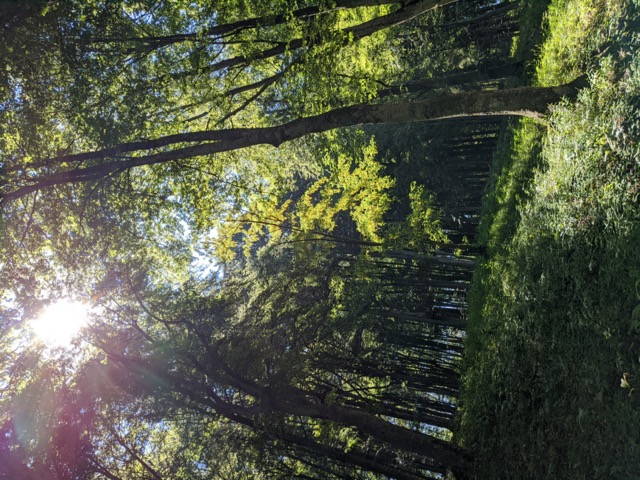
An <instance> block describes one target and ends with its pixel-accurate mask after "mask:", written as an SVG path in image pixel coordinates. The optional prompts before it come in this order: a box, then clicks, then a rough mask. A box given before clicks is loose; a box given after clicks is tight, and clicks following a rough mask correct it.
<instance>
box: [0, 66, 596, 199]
mask: <svg viewBox="0 0 640 480" xmlns="http://www.w3.org/2000/svg"><path fill="white" fill-rule="evenodd" d="M584 83H585V82H584V78H582V77H581V78H579V79H577V80H575V81H574V82H571V83H569V84H567V85H562V86H557V87H520V88H514V89H509V90H499V91H478V92H466V93H459V94H452V95H442V96H438V97H435V98H430V99H427V100H421V101H415V102H406V103H391V104H378V105H369V104H364V105H353V106H350V107H344V108H339V109H336V110H332V111H329V112H326V113H322V114H320V115H316V116H313V117H307V118H300V119H296V120H292V121H291V122H288V123H285V124H283V125H277V126H274V127H265V128H231V129H223V130H206V131H201V132H191V133H183V134H176V135H169V136H166V137H161V138H158V139H155V140H144V141H139V142H132V143H125V144H121V145H119V146H117V147H114V148H108V149H105V150H98V151H93V152H85V153H79V154H75V155H68V156H64V157H57V158H52V159H49V160H46V161H45V162H44V165H45V166H47V167H52V166H54V165H56V164H59V163H67V162H84V161H87V160H104V159H106V158H110V157H111V158H113V157H115V156H121V155H122V154H123V153H129V152H140V151H143V150H152V149H156V148H161V147H167V146H172V145H175V144H180V143H190V142H207V143H201V144H199V145H193V146H188V147H183V148H176V149H174V150H171V151H168V152H161V153H154V154H149V155H143V156H139V157H133V158H126V159H125V160H115V161H109V162H106V163H100V164H98V165H93V166H89V167H84V168H74V169H71V170H66V171H61V172H58V173H53V174H50V175H47V176H44V177H42V178H38V177H37V176H36V177H35V178H34V177H28V178H25V179H22V180H23V181H24V183H25V184H24V185H22V186H19V187H17V188H15V189H13V190H10V191H5V192H3V193H2V196H1V199H2V202H7V201H11V200H15V199H16V198H20V197H22V196H24V195H27V194H29V193H31V192H33V191H36V190H40V189H43V188H46V187H50V186H53V185H60V184H66V183H75V182H85V181H90V180H98V179H101V178H104V177H107V176H108V175H111V174H113V173H116V172H121V171H124V170H127V169H129V168H133V167H137V166H141V165H153V164H157V163H165V162H170V161H175V160H183V159H187V158H192V157H197V156H201V155H211V154H214V153H219V152H227V151H231V150H237V149H241V148H246V147H251V146H255V145H264V144H267V145H273V146H274V147H278V146H280V145H281V144H282V143H284V142H286V141H289V140H294V139H297V138H300V137H303V136H305V135H308V134H310V133H320V132H326V131H328V130H333V129H335V128H340V127H348V126H353V125H363V124H386V123H408V122H422V121H431V120H442V119H450V118H458V117H473V116H485V115H500V116H524V117H530V118H535V119H541V118H542V117H543V115H544V114H545V112H546V111H547V108H548V106H549V105H550V104H553V103H556V102H559V101H560V100H561V99H562V98H563V97H567V98H573V97H575V95H576V94H577V91H578V88H579V87H581V86H583V85H584Z"/></svg>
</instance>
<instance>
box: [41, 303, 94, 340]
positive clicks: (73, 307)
mask: <svg viewBox="0 0 640 480" xmlns="http://www.w3.org/2000/svg"><path fill="white" fill-rule="evenodd" d="M88 316H89V306H88V305H87V304H85V303H82V302H79V301H77V300H71V299H61V300H58V301H57V302H55V303H53V304H51V305H49V306H48V307H46V308H45V309H44V310H43V311H42V312H41V313H40V315H39V316H38V317H37V318H36V319H35V320H33V321H32V322H31V323H30V327H31V330H32V331H33V333H34V334H35V338H36V339H37V340H38V341H40V342H42V343H43V344H45V345H46V346H48V347H66V346H69V345H70V343H71V341H72V340H73V339H74V338H75V337H76V336H77V334H78V333H79V332H80V329H81V328H82V327H84V326H85V325H86V324H87V319H88Z"/></svg>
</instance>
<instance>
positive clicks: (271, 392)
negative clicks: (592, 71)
mask: <svg viewBox="0 0 640 480" xmlns="http://www.w3.org/2000/svg"><path fill="white" fill-rule="evenodd" d="M199 3H202V2H195V3H194V2H187V1H175V0H174V1H156V0H154V1H150V0H141V1H140V0H137V1H129V0H121V1H108V0H91V1H76V0H59V1H56V2H44V1H42V2H31V3H28V4H22V3H3V4H2V5H1V6H0V13H1V14H2V26H1V28H0V31H1V33H0V35H2V42H0V49H1V51H2V54H3V58H4V59H5V66H4V69H3V70H2V71H0V85H1V86H2V87H1V88H2V90H1V97H0V101H1V104H0V116H1V119H0V124H1V125H2V130H1V131H0V154H1V156H0V167H1V169H2V178H1V180H0V199H1V201H0V202H1V203H0V204H1V205H2V252H1V254H0V265H1V268H2V271H1V273H0V275H1V277H2V287H1V288H0V298H1V302H0V312H1V314H0V328H2V332H3V335H2V339H1V340H0V354H1V355H2V363H3V365H4V366H5V372H4V373H3V376H2V377H0V388H1V389H2V395H1V396H0V426H1V428H2V435H0V478H7V479H9V478H12V479H15V478H20V479H22V478H24V479H35V478H45V477H46V478H57V479H72V478H73V479H80V478H83V479H94V478H109V479H113V480H117V479H136V478H140V479H143V478H144V479H147V478H153V479H163V478H189V479H198V478H202V479H205V478H207V479H209V478H220V479H229V478H236V479H243V478H247V479H249V478H251V479H254V478H301V479H321V478H322V479H324V478H336V479H337V478H353V479H356V478H357V479H378V478H397V479H406V480H416V479H426V478H442V476H443V475H445V474H447V472H449V473H451V474H455V475H457V476H458V477H459V478H466V477H467V475H468V472H469V468H470V465H471V461H472V459H471V458H470V457H469V455H468V454H467V453H466V452H465V451H464V450H463V449H461V448H460V447H458V446H457V445H456V444H455V443H454V442H453V441H452V440H451V430H452V428H453V424H454V414H455V410H456V405H457V395H458V389H459V378H458V376H459V368H460V358H461V355H462V340H463V337H464V331H465V327H466V318H465V311H464V310H465V307H464V300H463V299H464V297H465V295H466V292H467V289H468V285H469V281H470V278H471V273H472V271H473V268H474V265H475V259H474V258H475V257H474V256H475V255H476V254H477V252H478V250H477V248H476V247H475V245H474V244H473V243H474V242H473V233H472V232H471V230H472V229H471V228H470V227H465V226H464V225H463V223H464V222H473V218H474V212H477V208H478V203H479V201H480V199H479V198H478V196H479V193H478V192H479V191H480V187H478V184H479V182H478V181H477V178H478V176H482V175H486V172H484V170H482V169H483V168H484V167H483V166H482V165H484V166H485V167H486V164H487V158H488V155H489V154H490V150H491V148H493V146H494V144H495V136H496V129H499V125H500V123H499V122H500V119H501V118H502V117H509V116H526V117H532V118H534V119H536V120H542V119H543V118H544V116H545V115H546V113H547V111H548V108H549V106H550V105H551V104H554V103H557V102H559V101H560V100H561V99H562V98H573V97H574V96H575V95H576V93H577V90H578V89H579V88H580V87H581V86H582V85H584V79H583V78H578V79H576V80H574V81H572V82H569V83H567V84H564V85H557V86H549V87H533V86H528V85H524V84H521V82H520V78H519V69H520V68H521V65H519V64H518V63H517V62H513V61H511V60H509V58H508V57H507V56H506V54H505V52H506V51H508V49H509V45H508V44H509V42H510V40H511V34H512V33H513V30H514V28H515V26H514V25H515V20H514V15H515V12H516V11H517V8H516V7H517V5H518V2H511V1H507V0H505V1H502V2H495V1H489V0H487V1H476V2H468V1H463V0H409V1H391V0H389V1H384V0H359V1H349V2H347V1H340V0H338V1H331V2H330V1H318V2H272V1H270V2H263V1H259V0H255V1H240V0H225V1H222V2H204V4H203V5H200V4H199ZM416 38H419V39H420V40H418V41H416V40H415V39H416ZM487 38H492V39H494V40H495V41H494V42H492V43H491V44H488V43H487ZM413 122H423V123H424V124H425V125H424V126H423V127H421V128H423V131H424V132H427V133H426V134H425V137H430V138H431V140H428V141H429V142H431V141H433V148H431V147H430V148H426V149H425V151H423V152H422V154H423V155H424V159H423V160H422V163H423V164H427V163H428V159H429V158H431V157H435V156H436V155H441V157H442V158H444V160H443V161H444V162H446V163H447V164H448V165H449V168H450V169H451V170H450V173H448V174H447V175H448V176H449V178H448V180H447V181H449V180H450V181H452V182H454V181H455V183H456V186H457V187H456V188H460V189H461V190H464V191H465V192H467V193H466V194H465V195H466V196H465V195H460V196H459V197H460V198H458V200H459V203H458V205H457V207H456V208H455V209H454V210H455V211H453V210H451V212H453V215H452V214H451V213H447V214H446V215H445V214H444V213H443V212H444V210H443V203H442V202H439V200H438V196H437V195H434V194H431V193H429V192H428V191H427V189H425V185H424V184H425V183H426V182H425V181H424V177H422V176H421V175H419V174H418V172H415V171H413V172H411V171H405V172H404V173H403V174H402V175H401V176H400V175H397V172H398V171H399V168H400V166H401V165H404V163H403V162H404V161H405V160H406V158H405V156H406V155H408V154H407V152H406V151H403V149H402V147H401V145H402V143H403V142H409V143H412V142H411V141H410V140H411V139H413V137H411V139H409V138H405V139H402V138H399V137H400V136H401V132H402V130H401V128H400V127H399V126H398V125H399V124H408V123H413ZM389 125H393V127H389ZM421 138H422V137H421ZM418 141H422V140H418V139H416V142H415V143H417V142H418ZM380 144H382V145H384V148H380ZM436 144H438V145H440V147H441V148H439V149H436V148H435V145H436ZM390 145H395V146H390ZM414 146H415V145H414ZM436 150H437V151H438V152H439V153H435V152H436ZM442 152H446V155H445V154H443V153H442ZM407 158H408V157H407ZM407 161H408V160H407ZM436 170H438V169H435V168H432V169H431V171H430V172H429V174H428V175H429V176H430V177H431V178H438V175H443V176H444V175H445V174H444V173H442V171H440V170H438V171H436ZM478 172H480V173H478ZM483 172H484V173H483ZM482 178H484V177H482ZM474 181H475V182H476V183H474ZM474 209H475V210H474ZM451 218H453V219H454V220H453V221H451V220H450V219H451ZM63 298H67V299H73V300H75V301H77V302H81V303H83V304H85V305H87V306H91V308H92V310H91V314H90V316H91V321H90V323H89V326H88V327H86V328H85V330H84V331H83V333H82V335H81V336H80V337H79V339H78V340H76V342H75V344H74V345H71V346H68V347H66V348H59V349H52V348H49V347H47V346H46V345H42V344H41V343H38V342H37V339H36V338H35V336H34V333H33V332H30V330H29V329H30V326H29V325H30V324H31V322H32V320H33V319H35V318H36V317H38V316H39V315H40V314H41V312H42V311H44V310H46V308H47V306H48V305H51V304H54V303H55V302H56V301H57V300H58V299H63Z"/></svg>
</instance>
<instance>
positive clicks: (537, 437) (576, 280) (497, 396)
mask: <svg viewBox="0 0 640 480" xmlns="http://www.w3.org/2000/svg"><path fill="white" fill-rule="evenodd" d="M546 21H547V35H546V39H545V41H544V43H543V44H542V46H541V48H540V49H539V53H538V60H537V63H536V65H537V69H536V75H535V78H534V80H533V81H534V83H537V84H541V85H552V84H559V83H564V82H566V81H569V80H572V79H573V78H575V77H577V76H579V75H580V74H581V73H583V72H585V71H587V72H589V75H590V81H591V87H590V88H588V89H586V90H584V91H583V92H582V94H581V95H580V97H579V99H578V100H577V101H576V102H573V103H571V104H570V103H565V104H563V105H560V106H558V107H557V108H555V109H554V112H553V114H552V116H551V118H550V120H549V123H548V125H536V124H533V123H531V122H519V123H517V124H515V125H514V126H513V128H512V129H511V134H510V135H509V136H507V137H506V138H505V139H504V140H503V142H502V144H501V146H500V149H499V151H498V153H497V155H496V160H495V166H494V169H495V172H496V178H495V181H494V184H493V187H494V188H493V189H492V191H491V192H490V193H489V194H488V196H487V201H486V204H485V211H484V213H483V221H482V226H481V238H482V241H483V242H484V243H485V244H486V245H487V247H488V252H489V254H488V259H487V261H486V262H485V264H484V265H483V266H482V267H481V268H480V269H478V272H477V274H476V276H475V279H474V288H473V292H472V295H471V299H470V307H469V332H468V338H467V358H466V365H465V374H464V379H463V381H464V389H463V395H462V400H461V404H462V407H461V409H460V419H459V420H460V422H459V428H458V433H457V435H458V437H457V438H458V439H459V441H460V443H461V444H462V445H464V446H465V447H467V448H468V449H469V450H470V451H471V452H473V454H474V455H475V456H476V459H477V478H478V479H492V478H496V479H497V478H500V479H547V478H548V479H551V478H553V479H596V478H602V479H614V478H618V479H629V478H640V315H637V317H638V318H635V319H634V318H633V314H632V312H633V311H634V308H635V307H636V306H637V305H638V304H640V297H639V295H638V293H639V292H636V284H637V283H638V282H640V111H639V110H640V54H639V52H638V46H639V45H640V28H639V27H638V25H640V0H553V1H552V2H551V4H550V6H549V9H548V12H547V16H546ZM638 285H640V283H638ZM638 289H640V286H639V287H638ZM638 313H640V311H639V312H638ZM623 379H625V380H623Z"/></svg>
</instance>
